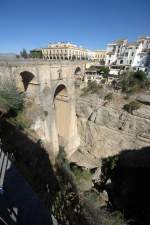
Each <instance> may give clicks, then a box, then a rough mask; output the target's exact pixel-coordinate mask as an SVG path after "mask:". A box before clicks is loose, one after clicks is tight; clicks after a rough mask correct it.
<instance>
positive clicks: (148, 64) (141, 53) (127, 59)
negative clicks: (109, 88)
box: [105, 37, 150, 71]
mask: <svg viewBox="0 0 150 225" xmlns="http://www.w3.org/2000/svg"><path fill="white" fill-rule="evenodd" d="M105 65H106V66H109V67H110V68H111V67H113V66H115V67H116V68H117V67H118V70H119V69H121V68H123V69H124V68H130V67H132V68H133V69H135V70H139V69H140V70H144V71H145V70H146V71H149V70H150V37H141V38H139V39H138V40H137V41H136V42H134V43H129V42H128V41H127V40H125V39H123V40H117V41H115V42H113V43H111V44H108V45H107V49H106V63H105Z"/></svg>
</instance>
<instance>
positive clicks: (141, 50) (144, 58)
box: [132, 37, 150, 71]
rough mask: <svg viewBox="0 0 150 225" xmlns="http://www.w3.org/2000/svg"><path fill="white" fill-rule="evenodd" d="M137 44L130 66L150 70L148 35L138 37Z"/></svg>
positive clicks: (149, 42) (149, 38) (149, 40)
mask: <svg viewBox="0 0 150 225" xmlns="http://www.w3.org/2000/svg"><path fill="white" fill-rule="evenodd" d="M137 44H138V48H137V51H136V53H135V57H134V60H133V63H132V67H133V68H138V69H145V70H147V71H150V37H140V38H139V39H138V40H137Z"/></svg>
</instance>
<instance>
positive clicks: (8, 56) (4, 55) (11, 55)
mask: <svg viewBox="0 0 150 225" xmlns="http://www.w3.org/2000/svg"><path fill="white" fill-rule="evenodd" d="M16 55H17V54H15V53H0V59H14V58H16Z"/></svg>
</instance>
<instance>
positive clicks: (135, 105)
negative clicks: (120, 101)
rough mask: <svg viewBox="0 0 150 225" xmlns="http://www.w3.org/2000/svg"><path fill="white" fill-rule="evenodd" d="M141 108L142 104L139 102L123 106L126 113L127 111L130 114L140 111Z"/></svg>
mask: <svg viewBox="0 0 150 225" xmlns="http://www.w3.org/2000/svg"><path fill="white" fill-rule="evenodd" d="M140 106H141V104H140V103H139V102H137V101H132V102H130V103H129V104H125V105H124V106H123V109H124V110H125V111H127V112H128V113H131V114H132V113H133V111H134V110H137V109H139V108H140Z"/></svg>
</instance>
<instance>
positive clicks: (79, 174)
mask: <svg viewBox="0 0 150 225" xmlns="http://www.w3.org/2000/svg"><path fill="white" fill-rule="evenodd" d="M71 170H72V172H73V174H74V176H75V177H76V180H77V181H78V182H80V181H81V180H83V179H84V180H89V179H90V178H91V173H90V171H89V170H85V169H82V168H81V167H78V166H76V165H74V166H72V168H71Z"/></svg>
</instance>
